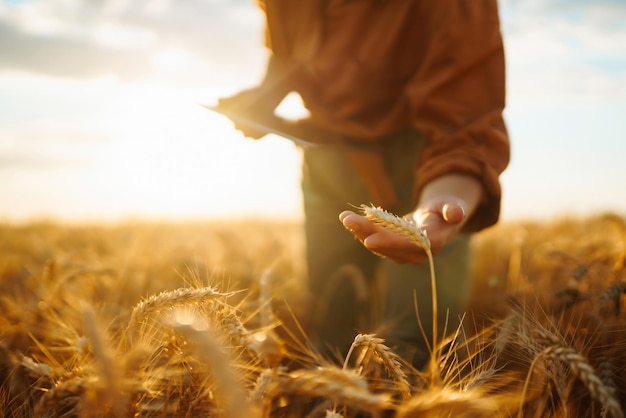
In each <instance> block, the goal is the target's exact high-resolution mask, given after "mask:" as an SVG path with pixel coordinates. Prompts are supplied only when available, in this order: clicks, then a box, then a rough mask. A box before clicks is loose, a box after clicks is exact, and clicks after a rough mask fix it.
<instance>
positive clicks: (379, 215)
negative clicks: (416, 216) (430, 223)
mask: <svg viewBox="0 0 626 418" xmlns="http://www.w3.org/2000/svg"><path fill="white" fill-rule="evenodd" d="M361 210H362V211H363V214H364V215H365V217H366V218H367V219H369V220H370V221H371V222H374V223H375V224H377V225H380V226H382V227H383V228H385V229H388V230H390V231H392V232H395V233H396V234H398V235H401V236H403V237H405V238H407V239H408V240H409V241H411V242H412V243H413V244H414V245H416V246H417V247H419V248H421V249H423V250H424V252H425V253H426V255H427V256H428V264H429V267H430V284H431V292H432V293H431V298H432V303H433V351H435V350H437V338H438V333H439V330H438V329H437V323H438V321H437V316H438V307H437V285H436V281H435V263H434V260H433V253H432V251H431V249H430V240H429V239H428V236H427V235H426V231H425V230H424V229H422V228H421V227H420V226H419V225H417V224H415V223H414V222H411V221H409V220H407V219H404V218H401V217H399V216H397V215H394V214H392V213H389V212H387V211H386V210H384V209H383V208H380V207H376V206H367V205H361ZM433 354H434V353H433Z"/></svg>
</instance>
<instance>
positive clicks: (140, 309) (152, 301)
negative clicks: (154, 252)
mask: <svg viewBox="0 0 626 418" xmlns="http://www.w3.org/2000/svg"><path fill="white" fill-rule="evenodd" d="M221 296H226V295H225V294H224V293H220V292H218V291H217V290H215V288H213V287H199V288H194V287H189V288H179V289H175V290H168V291H163V292H161V293H159V294H157V295H152V296H150V297H148V298H147V299H144V300H142V301H141V302H139V303H137V304H136V305H135V307H134V308H133V310H132V312H131V314H130V320H129V321H128V324H127V325H126V329H125V330H124V334H123V337H124V336H126V335H127V333H128V332H129V331H130V330H131V329H132V328H133V326H135V325H136V324H138V323H139V322H140V321H141V320H142V319H143V318H145V317H146V316H148V315H151V314H153V313H156V312H159V311H162V310H165V309H170V308H173V307H177V306H185V305H193V304H197V303H202V302H206V301H207V300H212V299H214V298H217V297H221ZM123 337H122V340H123V339H124V338H123Z"/></svg>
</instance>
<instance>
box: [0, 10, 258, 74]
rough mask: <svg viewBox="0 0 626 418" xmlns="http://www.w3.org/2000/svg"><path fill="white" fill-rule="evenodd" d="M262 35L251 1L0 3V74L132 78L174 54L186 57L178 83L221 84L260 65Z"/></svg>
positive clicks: (150, 72)
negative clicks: (209, 80)
mask: <svg viewBox="0 0 626 418" xmlns="http://www.w3.org/2000/svg"><path fill="white" fill-rule="evenodd" d="M261 28H262V16H261V12H260V11H259V10H258V9H257V8H256V7H255V6H254V4H253V2H252V0H249V1H245V0H229V1H216V0H214V1H202V0H188V1H185V2H174V1H167V0H156V1H155V0H152V1H145V2H134V1H123V0H122V1H120V0H108V1H104V2H85V1H82V0H70V1H64V0H33V1H28V2H23V3H22V2H20V3H18V4H15V5H12V6H9V5H2V4H1V3H0V57H1V58H0V70H24V71H29V72H35V73H43V74H48V75H54V76H64V77H80V78H89V77H97V76H100V75H103V74H108V75H115V76H116V77H119V78H120V79H138V78H145V77H147V76H150V75H153V73H154V72H155V70H159V69H161V70H162V69H163V68H162V67H159V66H158V65H156V66H155V62H156V63H158V62H159V58H158V57H159V54H162V51H163V50H176V51H183V52H184V53H186V54H187V55H188V56H189V57H191V58H192V60H191V61H187V63H192V64H193V67H192V68H187V71H185V76H184V78H185V79H187V80H188V79H189V78H190V77H191V78H194V77H195V78H196V79H202V78H205V79H206V78H207V77H209V76H211V77H216V76H217V77H228V75H229V73H232V72H236V73H237V72H239V69H242V68H244V69H245V68H248V69H249V68H251V67H253V66H254V65H256V64H258V62H260V60H261V59H262V58H263V54H264V52H263V50H262V48H261V38H262V33H261V32H262V29H261ZM161 56H162V55H161ZM225 68H226V70H224V69H225ZM181 73H182V71H181Z"/></svg>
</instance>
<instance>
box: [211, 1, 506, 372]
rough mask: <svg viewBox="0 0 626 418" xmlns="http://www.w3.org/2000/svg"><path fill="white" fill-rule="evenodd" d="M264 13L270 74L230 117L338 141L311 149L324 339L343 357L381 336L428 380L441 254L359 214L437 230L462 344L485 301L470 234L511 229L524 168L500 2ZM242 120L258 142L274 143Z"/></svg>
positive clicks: (312, 228)
mask: <svg viewBox="0 0 626 418" xmlns="http://www.w3.org/2000/svg"><path fill="white" fill-rule="evenodd" d="M259 4H260V6H261V8H262V9H263V11H264V12H265V16H266V23H267V25H266V45H267V47H268V48H269V51H270V57H269V60H268V65H267V70H266V74H265V76H264V78H263V80H262V82H261V83H260V84H259V85H258V86H256V87H254V88H250V89H248V90H244V91H242V92H240V93H238V94H236V95H234V96H231V97H227V98H221V99H220V100H219V102H218V106H217V108H218V110H222V111H226V112H232V113H233V114H237V115H240V116H242V117H244V118H249V119H250V120H254V121H257V122H259V123H261V124H265V125H268V126H274V127H277V128H279V129H281V130H285V131H289V132H290V133H292V134H293V135H295V136H298V137H301V138H306V139H307V140H310V141H313V142H318V143H321V144H323V146H319V147H303V167H302V192H303V200H304V212H305V233H306V257H307V266H308V288H309V291H310V299H311V306H310V308H309V309H308V312H310V315H311V317H310V318H308V320H305V323H306V324H308V327H309V328H308V332H309V333H310V337H311V339H312V341H313V342H314V343H315V345H316V347H317V349H319V350H320V351H321V352H322V353H323V354H325V355H327V356H332V355H335V356H336V357H337V359H339V358H341V355H345V353H346V350H347V349H348V347H349V345H350V343H351V342H352V340H353V339H354V337H355V335H356V333H358V332H372V330H373V329H376V332H377V333H379V335H380V336H382V337H384V338H385V339H386V344H387V345H389V346H390V347H391V348H393V349H394V350H395V351H396V353H398V354H400V355H401V356H402V357H404V358H405V360H407V361H408V362H410V363H412V364H413V365H414V366H415V367H417V368H421V367H422V366H423V365H424V364H425V363H426V361H427V360H428V358H429V349H428V347H429V345H428V344H429V341H430V339H431V338H430V335H431V333H432V319H433V318H432V301H431V289H430V273H429V267H428V263H424V261H426V260H427V258H426V255H425V253H424V251H423V250H421V249H419V248H417V247H416V246H414V245H413V244H411V243H409V241H408V240H407V239H405V238H403V237H400V236H398V235H395V234H393V233H391V232H389V231H386V230H383V229H382V228H380V227H379V226H376V225H374V224H372V223H371V222H369V221H368V220H367V219H365V218H364V217H363V216H361V215H359V214H358V213H356V212H354V211H351V210H347V209H350V208H353V207H354V206H358V205H360V204H362V203H373V204H375V205H380V206H382V207H383V208H384V209H386V210H388V211H390V212H393V213H396V214H402V215H405V216H406V217H407V218H409V219H412V220H414V221H415V222H417V223H418V224H419V225H421V226H422V227H423V228H424V229H425V230H426V232H427V234H428V237H429V239H430V242H431V246H432V251H433V253H435V254H436V255H435V271H436V277H437V292H438V305H439V312H440V313H439V315H438V316H439V318H438V322H439V325H438V329H439V330H440V331H441V332H443V331H444V330H447V332H448V333H450V332H454V331H455V330H456V328H457V326H459V324H460V322H459V321H460V319H459V318H460V317H461V315H462V314H463V313H464V311H465V309H466V303H467V299H468V296H469V293H470V290H471V274H470V264H469V262H470V260H469V244H470V237H471V234H472V233H474V232H477V231H480V230H482V229H484V228H487V227H489V226H491V225H493V224H495V223H496V222H497V221H498V219H499V210H500V200H501V189H500V183H499V176H500V174H501V173H502V172H503V171H504V169H505V168H506V166H507V164H508V161H509V140H508V135H507V131H506V126H505V123H504V120H503V116H502V112H503V110H504V106H505V67H504V52H503V43H502V37H501V33H500V26H499V15H498V8H497V1H496V0H474V1H465V0H438V1H425V0H393V1H389V0H324V1H322V0H300V1H293V0H265V1H260V2H259ZM290 92H297V93H298V94H300V96H301V97H302V100H303V103H304V104H305V106H306V108H307V109H308V111H309V114H310V116H309V117H308V118H307V119H305V120H302V121H299V122H297V123H294V124H287V123H284V121H281V120H280V119H279V118H277V117H276V116H275V115H274V110H275V109H276V107H277V106H278V105H279V104H280V102H281V101H282V100H283V98H284V97H285V96H286V95H287V94H288V93H290ZM234 122H235V125H236V127H237V128H238V129H240V130H241V131H242V132H243V133H244V134H245V135H246V136H248V137H252V138H260V137H262V136H264V135H265V134H266V133H267V132H264V131H263V130H259V129H258V126H257V127H255V126H251V125H250V124H246V123H245V122H244V123H241V120H239V119H237V118H234ZM329 145H330V146H329ZM333 145H334V146H333ZM351 205H352V206H351ZM337 217H339V222H338V221H337ZM346 229H348V230H349V231H351V232H352V233H349V232H347V231H346ZM355 238H356V239H355ZM381 256H382V257H381ZM377 277H378V278H381V277H382V278H383V280H382V283H383V284H384V286H383V287H381V286H379V285H378V284H379V283H381V281H380V280H379V279H377ZM363 283H365V284H366V285H365V286H363ZM376 307H379V311H380V312H381V316H382V318H378V319H379V321H378V322H373V320H374V319H376V318H371V316H372V315H370V312H372V310H373V309H374V308H376ZM420 322H421V325H420ZM375 327H378V328H375ZM422 328H423V330H422ZM441 337H443V335H441V336H439V340H441Z"/></svg>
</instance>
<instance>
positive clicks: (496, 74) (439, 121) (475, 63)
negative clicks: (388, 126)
mask: <svg viewBox="0 0 626 418" xmlns="http://www.w3.org/2000/svg"><path fill="white" fill-rule="evenodd" d="M423 3H424V4H425V5H426V3H428V4H427V5H426V6H424V8H423V9H424V10H423V11H421V14H422V16H421V18H422V19H421V20H420V21H421V22H425V24H424V27H423V29H422V31H423V32H422V33H423V37H422V38H423V39H424V45H422V48H421V51H422V52H421V60H422V65H420V67H419V70H418V71H417V72H416V74H415V75H414V77H413V79H412V80H411V81H410V83H409V86H408V88H407V96H408V101H409V104H410V118H411V122H412V124H413V125H414V126H415V127H416V128H417V129H418V130H420V131H421V132H422V133H424V135H425V136H426V146H425V148H424V152H423V154H422V160H421V162H420V164H419V165H418V169H417V170H418V171H417V181H416V188H415V197H416V199H418V198H419V195H420V193H421V190H422V189H423V188H424V186H425V185H426V184H428V183H429V182H430V181H432V180H433V179H435V178H437V177H440V176H443V175H445V174H451V173H463V174H467V175H471V176H474V177H476V178H477V179H478V180H479V181H480V182H481V184H482V186H483V197H482V200H481V201H480V203H479V206H478V208H477V210H476V212H475V213H474V215H473V216H472V217H471V218H470V219H469V220H468V222H467V223H466V225H465V227H464V230H466V231H478V230H480V229H483V228H486V227H488V226H490V225H493V224H494V223H496V222H497V221H498V218H499V215H500V201H501V189H500V181H499V176H500V174H501V173H502V172H503V171H504V169H505V168H506V166H507V165H508V162H509V152H510V146H509V139H508V134H507V131H506V126H505V123H504V120H503V115H502V112H503V110H504V105H505V74H504V73H505V68H504V51H503V43H502V37H501V34H500V26H499V17H498V9H497V1H496V0H472V1H467V0H437V1H433V2H430V1H429V2H423Z"/></svg>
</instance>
